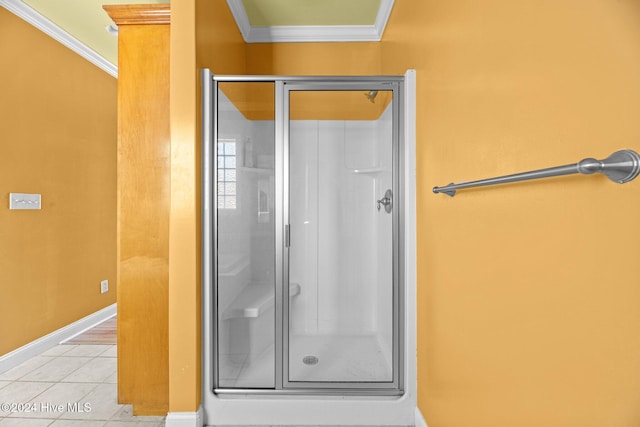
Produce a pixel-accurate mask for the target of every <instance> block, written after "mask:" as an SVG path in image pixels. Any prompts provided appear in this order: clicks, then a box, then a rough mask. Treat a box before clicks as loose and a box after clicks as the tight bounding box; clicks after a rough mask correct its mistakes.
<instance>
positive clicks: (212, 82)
mask: <svg viewBox="0 0 640 427" xmlns="http://www.w3.org/2000/svg"><path fill="white" fill-rule="evenodd" d="M220 82H244V83H248V82H272V83H274V85H275V118H274V121H275V171H276V172H275V206H276V209H275V265H276V269H275V320H276V324H275V387H274V388H225V387H217V385H218V384H219V374H218V337H217V335H218V313H217V310H218V309H217V307H218V300H217V298H218V296H217V287H218V283H217V275H216V262H215V260H216V257H217V255H216V242H217V240H218V230H217V222H218V214H217V208H216V204H215V203H214V200H216V196H215V194H216V193H215V191H216V190H215V188H216V184H215V182H216V181H215V177H216V174H217V162H216V161H215V159H216V154H217V153H216V150H217V148H216V147H217V144H216V141H217V139H218V118H217V116H216V114H215V111H216V109H215V108H213V105H217V102H218V99H217V98H218V95H217V92H218V83H220ZM403 82H404V78H403V77H402V76H233V75H215V76H214V75H213V74H211V73H210V71H209V70H203V72H202V84H203V109H202V111H203V120H202V123H203V124H202V125H203V130H202V132H203V134H202V139H203V152H202V156H203V199H202V200H203V248H202V253H203V277H202V279H203V317H204V325H203V337H204V342H203V347H204V348H205V354H207V353H209V354H210V355H211V356H212V357H210V358H209V360H207V358H206V357H205V360H204V365H205V366H204V369H203V371H204V373H205V376H208V377H209V379H210V380H211V384H212V387H208V388H209V389H210V391H212V392H214V393H215V394H218V395H224V396H228V397H229V398H233V397H234V396H241V395H242V396H246V395H261V396H265V395H286V394H291V395H326V396H339V395H345V396H400V395H403V394H404V359H405V355H404V343H405V338H404V317H405V316H404V305H403V303H402V302H403V301H404V273H403V265H404V253H403V248H404V244H403V243H404V234H403V233H404V223H403V219H402V214H401V212H399V210H398V209H393V220H392V223H393V225H392V227H393V231H392V236H393V239H392V240H393V266H392V272H393V273H392V274H393V326H392V330H393V345H392V381H365V380H363V381H326V382H325V381H290V380H289V379H288V375H286V372H285V371H286V370H287V369H288V357H289V354H288V352H289V348H288V340H289V329H288V328H289V307H288V304H285V301H286V302H288V301H289V286H287V284H288V283H289V276H288V275H289V265H288V258H289V257H288V250H289V247H288V236H287V235H286V234H288V233H285V229H287V231H288V224H289V192H288V185H289V175H288V174H289V168H288V164H289V129H288V124H289V111H288V107H289V105H288V96H285V95H286V94H288V93H289V90H309V91H331V90H333V91H335V90H345V91H346V90H362V91H369V90H385V91H391V92H393V96H392V103H393V107H392V115H393V117H392V124H393V125H392V127H393V131H392V133H393V141H392V152H393V162H392V183H393V194H394V202H393V203H394V205H395V206H398V207H401V206H403V204H404V188H403V180H402V179H401V177H402V176H403V174H402V171H403V167H404V165H403V164H402V163H403V159H404V151H403V150H404V146H403V134H402V132H403V127H402V126H400V123H402V122H403V112H402V105H403V103H402V100H403V95H404V94H403ZM400 209H401V208H400ZM207 382H208V381H205V384H206V383H207Z"/></svg>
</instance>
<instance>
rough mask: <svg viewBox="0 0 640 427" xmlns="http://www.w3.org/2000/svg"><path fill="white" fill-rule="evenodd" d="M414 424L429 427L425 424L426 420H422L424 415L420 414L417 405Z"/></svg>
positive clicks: (418, 426)
mask: <svg viewBox="0 0 640 427" xmlns="http://www.w3.org/2000/svg"><path fill="white" fill-rule="evenodd" d="M415 426H416V427H429V426H427V422H426V421H425V420H424V417H423V416H422V412H420V408H418V407H417V406H416V421H415Z"/></svg>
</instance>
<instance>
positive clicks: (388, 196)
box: [376, 190, 393, 213]
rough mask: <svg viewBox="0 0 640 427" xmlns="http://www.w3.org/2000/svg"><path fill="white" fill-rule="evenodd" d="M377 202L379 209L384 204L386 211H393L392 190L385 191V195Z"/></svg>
mask: <svg viewBox="0 0 640 427" xmlns="http://www.w3.org/2000/svg"><path fill="white" fill-rule="evenodd" d="M376 203H377V204H378V210H380V206H384V210H385V212H386V213H391V208H392V207H393V192H392V191H391V190H387V191H386V192H385V193H384V197H383V198H382V199H380V200H378V201H377V202H376Z"/></svg>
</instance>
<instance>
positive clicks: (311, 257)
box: [203, 70, 404, 396]
mask: <svg viewBox="0 0 640 427" xmlns="http://www.w3.org/2000/svg"><path fill="white" fill-rule="evenodd" d="M403 82H404V79H403V78H402V77H386V76H385V77H278V76H260V77H256V76H213V75H211V74H210V73H209V72H208V71H206V70H205V71H204V73H203V90H204V93H203V105H204V110H203V112H204V115H203V140H204V145H203V158H204V184H203V194H204V197H203V232H204V239H203V243H204V245H203V246H204V247H203V254H204V261H203V271H204V275H203V281H204V290H205V291H204V317H205V328H204V333H205V335H206V337H205V347H206V348H205V354H209V355H210V357H206V356H205V369H204V371H205V375H207V376H208V378H207V379H206V381H205V383H206V384H208V385H209V386H208V388H210V391H212V392H213V393H215V394H218V395H225V394H321V395H362V396H366V395H395V396H398V395H402V393H403V390H404V375H403V370H404V362H403V360H404V354H403V349H404V346H403V341H404V326H403V325H404V322H403V319H404V304H403V302H404V277H403V276H404V273H403V271H404V270H403V268H402V266H403V265H404V260H403V256H404V254H403V247H404V246H403V236H404V230H403V226H404V224H403V220H402V218H403V217H402V206H403V197H404V188H403V180H402V179H401V177H402V176H403V175H401V171H402V169H403V167H404V165H403V159H404V155H403V135H402V133H403V132H402V127H401V126H400V125H399V124H400V123H401V122H402V115H403V111H402V105H403V103H402V98H403Z"/></svg>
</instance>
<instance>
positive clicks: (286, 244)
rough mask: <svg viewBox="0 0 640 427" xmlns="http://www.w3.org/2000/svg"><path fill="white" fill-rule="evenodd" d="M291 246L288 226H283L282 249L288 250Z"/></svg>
mask: <svg viewBox="0 0 640 427" xmlns="http://www.w3.org/2000/svg"><path fill="white" fill-rule="evenodd" d="M290 245H291V239H290V237H289V224H287V225H285V226H284V247H285V248H288V247H289V246H290Z"/></svg>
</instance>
